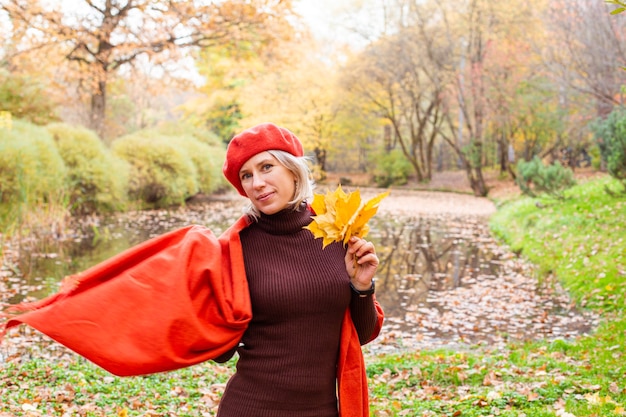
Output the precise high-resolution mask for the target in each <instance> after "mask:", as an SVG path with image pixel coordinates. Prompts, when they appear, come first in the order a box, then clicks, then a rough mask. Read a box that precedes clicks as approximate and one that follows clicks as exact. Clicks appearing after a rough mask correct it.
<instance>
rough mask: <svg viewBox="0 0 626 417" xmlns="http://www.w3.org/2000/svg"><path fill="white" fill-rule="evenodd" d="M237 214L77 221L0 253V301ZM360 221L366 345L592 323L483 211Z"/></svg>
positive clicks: (439, 342)
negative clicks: (373, 286)
mask: <svg viewBox="0 0 626 417" xmlns="http://www.w3.org/2000/svg"><path fill="white" fill-rule="evenodd" d="M240 213H241V203H240V202H232V201H223V200H215V201H209V202H205V203H203V204H201V205H196V206H192V207H191V208H188V209H184V210H182V209H181V210H173V211H165V210H162V211H144V212H134V213H127V214H124V215H120V216H116V217H111V218H105V219H97V218H87V219H82V220H81V222H80V224H79V225H78V226H77V227H76V229H75V231H74V233H73V234H72V236H70V237H69V238H66V239H63V240H59V239H41V241H40V242H38V244H37V245H32V246H30V247H29V246H24V247H22V248H19V250H18V248H13V249H11V248H9V249H7V250H5V253H8V254H10V253H11V251H13V252H14V253H16V254H19V256H16V257H14V258H15V259H13V262H12V263H7V262H6V259H5V264H4V265H2V270H1V271H0V272H1V274H2V275H1V277H2V279H3V281H4V282H5V286H6V288H5V291H3V292H4V293H5V295H4V299H3V300H2V301H3V302H8V303H10V304H13V303H17V302H20V301H22V300H24V299H25V298H26V297H29V298H37V299H38V298H42V297H44V296H46V295H48V294H51V293H53V292H56V291H57V289H58V283H59V281H60V280H61V279H62V278H63V277H64V276H67V275H70V274H73V273H76V272H79V271H82V270H85V269H87V268H88V267H90V266H92V265H94V264H96V263H98V262H100V261H102V260H104V259H107V258H109V257H111V256H113V255H115V254H117V253H119V252H121V251H123V250H124V249H127V248H129V247H131V246H133V245H136V244H138V243H140V242H143V241H145V240H147V239H149V238H151V237H154V236H157V235H159V234H162V233H165V232H167V231H170V230H173V229H176V228H178V227H182V226H186V225H189V224H201V225H204V226H207V227H209V228H210V229H211V230H212V231H213V232H214V233H215V234H216V235H219V234H220V233H221V232H222V231H223V230H225V229H226V228H227V227H228V226H230V225H231V224H232V223H233V222H234V221H235V220H236V219H237V218H238V217H239V216H240ZM370 225H371V232H370V235H369V236H368V239H371V240H372V241H374V242H375V244H376V245H377V252H378V255H379V258H380V260H381V265H380V268H379V273H378V278H377V299H378V300H379V302H380V303H381V305H382V306H383V308H384V310H385V314H386V321H385V326H384V330H383V332H382V333H381V336H380V337H379V338H378V339H377V340H376V341H375V342H374V343H372V344H371V345H370V347H369V349H370V350H371V351H373V352H381V351H396V350H398V349H420V348H432V347H459V346H470V345H474V344H481V343H482V344H489V345H497V344H503V343H505V342H507V341H509V340H528V339H537V338H548V339H555V338H571V337H574V336H576V335H579V334H583V333H585V332H588V331H589V330H590V329H591V328H592V327H593V326H594V325H595V324H596V320H595V318H593V317H590V316H587V315H584V314H582V313H581V312H579V311H576V309H575V308H574V306H573V305H572V303H571V301H570V300H569V298H568V297H567V294H565V293H564V291H563V290H562V289H561V288H560V287H559V286H558V283H556V282H551V281H546V282H543V283H542V284H541V285H539V283H538V280H537V278H536V277H535V276H534V271H533V268H532V266H531V265H528V264H527V263H525V262H524V261H523V260H521V259H519V258H518V257H517V256H515V255H514V254H512V253H510V252H508V251H507V250H506V249H505V248H502V247H501V246H499V245H498V244H497V242H495V241H494V239H492V238H491V236H490V235H489V231H488V227H487V225H486V221H485V218H482V217H471V216H462V217H455V216H451V215H439V216H435V215H428V216H420V217H419V218H417V217H404V216H400V217H398V216H391V215H382V214H379V215H377V216H376V217H375V218H374V219H372V221H371V223H370ZM46 242H47V243H46ZM5 258H7V259H8V258H11V257H10V256H5Z"/></svg>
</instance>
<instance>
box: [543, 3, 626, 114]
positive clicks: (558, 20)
mask: <svg viewBox="0 0 626 417" xmlns="http://www.w3.org/2000/svg"><path fill="white" fill-rule="evenodd" d="M606 3H615V2H603V1H597V0H557V1H551V2H550V9H549V13H548V14H547V15H546V26H547V28H548V31H549V36H550V38H551V42H550V43H548V44H546V48H545V57H544V59H545V64H546V66H547V68H548V70H549V72H550V74H551V76H552V78H553V80H554V82H555V83H556V84H557V85H559V86H560V87H561V88H562V92H561V96H562V97H561V99H562V100H568V94H572V93H581V94H583V95H585V96H586V98H587V102H588V103H590V104H591V105H592V106H593V107H591V108H590V109H589V110H590V111H588V112H587V117H586V120H585V123H586V122H587V121H588V120H590V119H593V118H595V117H596V116H599V117H605V116H607V115H608V114H609V113H610V112H611V111H612V109H613V108H614V107H615V106H622V105H623V104H624V96H623V94H622V92H621V88H622V86H623V85H624V83H626V72H625V71H621V70H620V68H621V67H624V66H626V29H625V28H626V24H625V23H626V20H625V19H626V16H615V15H611V10H612V9H614V8H613V6H609V5H607V4H606ZM617 4H619V2H618V3H617ZM614 10H616V11H619V10H620V9H619V8H618V9H614ZM570 92H571V93H570ZM594 113H595V114H594Z"/></svg>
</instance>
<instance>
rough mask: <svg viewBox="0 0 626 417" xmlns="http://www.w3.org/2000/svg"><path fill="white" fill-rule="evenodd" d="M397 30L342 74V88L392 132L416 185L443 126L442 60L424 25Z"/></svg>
mask: <svg viewBox="0 0 626 417" xmlns="http://www.w3.org/2000/svg"><path fill="white" fill-rule="evenodd" d="M423 23H424V26H416V27H408V28H402V30H401V31H400V32H399V33H397V34H395V35H391V36H387V37H385V38H383V39H380V40H379V41H377V42H376V43H373V44H371V45H370V46H369V47H368V48H366V49H365V51H364V52H363V53H361V54H360V55H358V56H357V57H356V58H355V59H354V60H353V61H352V62H351V64H350V66H349V67H348V68H347V69H346V71H345V73H344V80H343V82H344V87H345V88H346V89H347V90H350V91H353V92H358V93H359V94H360V95H361V97H362V99H363V100H367V101H368V102H370V103H372V105H373V106H372V107H373V109H374V111H375V114H376V116H377V117H380V118H381V119H383V120H385V121H386V122H387V123H388V124H389V125H390V126H391V129H392V135H393V141H392V142H390V143H389V144H388V147H389V149H387V150H388V151H389V150H391V148H393V147H394V146H395V145H397V146H398V147H399V148H400V149H401V150H402V153H403V154H404V156H405V157H406V159H407V160H408V161H409V162H410V163H411V165H412V167H413V170H414V173H415V176H416V179H417V180H418V181H428V180H430V179H431V177H432V164H433V151H434V145H435V143H436V138H437V136H438V131H439V129H440V127H441V124H442V123H443V121H444V119H443V91H444V89H445V81H444V79H443V78H442V73H441V72H440V71H439V70H438V68H439V67H440V66H441V64H438V63H439V62H440V61H442V60H445V59H447V56H449V51H447V50H446V48H445V45H444V46H443V47H440V46H441V45H437V44H436V39H437V38H438V34H437V32H436V31H435V30H434V28H433V27H432V26H430V25H429V23H432V22H423Z"/></svg>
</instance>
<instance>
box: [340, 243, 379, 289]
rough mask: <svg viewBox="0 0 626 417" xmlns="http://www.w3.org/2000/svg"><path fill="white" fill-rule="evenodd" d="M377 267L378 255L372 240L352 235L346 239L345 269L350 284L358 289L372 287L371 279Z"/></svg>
mask: <svg viewBox="0 0 626 417" xmlns="http://www.w3.org/2000/svg"><path fill="white" fill-rule="evenodd" d="M377 269H378V256H376V248H375V247H374V244H373V243H372V242H368V241H367V240H365V239H361V238H358V237H356V236H353V237H351V238H350V240H349V241H348V250H347V251H346V270H347V271H348V275H350V280H351V281H352V285H353V286H354V287H355V288H356V289H357V290H359V291H367V290H369V289H370V288H372V279H373V278H374V276H375V275H376V270H377Z"/></svg>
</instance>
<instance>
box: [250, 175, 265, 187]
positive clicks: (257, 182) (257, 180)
mask: <svg viewBox="0 0 626 417" xmlns="http://www.w3.org/2000/svg"><path fill="white" fill-rule="evenodd" d="M264 185H265V181H264V180H263V178H262V177H261V176H260V175H255V176H253V177H252V186H253V187H254V188H261V187H263V186H264Z"/></svg>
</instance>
